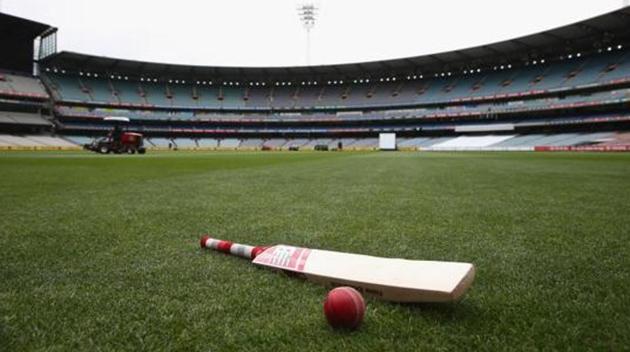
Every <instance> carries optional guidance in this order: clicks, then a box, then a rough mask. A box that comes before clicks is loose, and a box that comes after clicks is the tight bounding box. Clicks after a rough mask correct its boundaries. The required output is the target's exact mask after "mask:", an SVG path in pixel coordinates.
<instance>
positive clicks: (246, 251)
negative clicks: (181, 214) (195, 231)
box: [199, 235, 267, 259]
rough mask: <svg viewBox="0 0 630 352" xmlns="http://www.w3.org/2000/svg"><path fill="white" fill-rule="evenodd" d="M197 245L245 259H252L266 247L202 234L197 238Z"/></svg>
mask: <svg viewBox="0 0 630 352" xmlns="http://www.w3.org/2000/svg"><path fill="white" fill-rule="evenodd" d="M199 245H200V246H201V248H210V249H214V250H215V251H219V252H223V253H226V254H231V255H236V256H239V257H243V258H247V259H254V258H256V256H257V255H258V254H260V253H261V252H262V251H264V250H265V249H267V247H259V246H256V247H254V246H249V245H246V244H240V243H234V242H232V241H226V240H219V239H216V238H212V237H210V236H208V235H204V236H202V237H201V239H200V240H199Z"/></svg>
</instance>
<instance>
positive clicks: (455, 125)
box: [0, 8, 630, 150]
mask: <svg viewBox="0 0 630 352" xmlns="http://www.w3.org/2000/svg"><path fill="white" fill-rule="evenodd" d="M2 16H3V25H4V23H6V24H7V26H9V22H7V21H4V18H11V19H12V22H11V23H10V27H11V28H12V30H13V31H22V32H28V33H29V35H27V36H26V37H22V38H21V39H20V40H19V42H21V44H20V43H18V42H15V43H9V42H7V43H8V44H9V45H10V46H11V47H12V51H11V52H13V51H15V52H18V51H19V52H22V51H24V50H26V49H25V48H28V45H25V44H24V43H25V42H26V43H30V44H31V48H32V42H33V40H35V41H36V42H37V43H39V46H38V48H39V50H38V52H36V53H33V52H32V51H31V52H30V55H31V58H32V57H35V58H36V60H35V67H34V72H35V76H33V75H32V72H30V71H29V70H27V69H26V68H30V67H32V60H31V58H29V60H26V59H24V57H27V56H28V55H29V53H27V54H24V55H22V56H20V58H21V60H20V62H21V64H16V63H9V62H6V60H5V62H0V67H2V68H3V70H2V73H0V101H1V104H0V133H1V134H0V147H20V146H22V147H26V146H59V147H66V146H69V145H77V144H82V143H85V142H88V141H89V140H90V139H92V138H94V137H97V136H101V135H104V134H105V133H106V132H107V131H108V130H109V129H111V128H112V126H111V125H110V124H108V123H107V122H105V121H103V118H104V117H106V116H125V117H128V118H130V119H131V123H130V128H131V129H133V130H136V131H139V132H142V133H143V134H144V135H145V136H147V137H148V138H147V144H148V146H149V147H156V148H167V147H178V148H192V149H289V148H290V147H292V148H301V149H312V148H314V147H315V146H317V145H330V146H331V147H337V146H342V147H344V149H375V148H377V146H378V136H379V134H380V133H396V134H397V136H398V146H399V147H400V148H408V149H420V150H534V149H538V150H550V149H552V150H555V149H560V150H568V149H576V150H611V149H613V150H630V111H629V104H630V50H629V49H630V27H628V25H627V24H628V23H629V22H630V8H623V9H620V10H617V11H614V12H611V13H608V14H605V15H602V16H598V17H595V18H591V19H588V20H585V21H582V22H579V23H575V24H571V25H567V26H564V27H561V28H557V29H554V30H550V31H546V32H542V33H538V34H534V35H530V36H526V37H521V38H516V39H513V40H508V41H504V42H499V43H494V44H489V45H484V46H480V47H474V48H469V49H463V50H457V51H451V52H446V53H438V54H434V55H426V56H420V57H410V58H404V59H396V60H386V61H377V62H363V63H355V64H343V65H327V66H308V67H199V66H186V65H170V64H160V63H150V62H138V61H131V60H122V59H113V58H107V57H97V56H91V55H85V54H80V53H73V52H59V53H57V52H56V47H55V39H56V37H55V35H56V34H55V33H56V29H54V28H52V27H50V26H47V25H43V24H38V23H35V22H31V21H27V20H22V19H17V18H14V17H11V16H7V15H2ZM27 29H28V31H27ZM16 57H17V56H16ZM24 61H28V62H29V65H26V64H25V63H24Z"/></svg>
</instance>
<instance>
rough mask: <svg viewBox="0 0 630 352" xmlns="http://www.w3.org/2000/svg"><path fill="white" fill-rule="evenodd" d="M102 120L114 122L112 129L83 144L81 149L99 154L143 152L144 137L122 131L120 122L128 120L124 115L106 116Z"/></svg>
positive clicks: (144, 149)
mask: <svg viewBox="0 0 630 352" xmlns="http://www.w3.org/2000/svg"><path fill="white" fill-rule="evenodd" d="M103 120H104V121H109V122H112V123H114V129H113V130H111V131H110V132H109V133H108V134H107V136H106V137H103V138H101V139H98V140H95V141H93V142H92V143H89V144H85V145H83V149H87V150H91V151H94V152H98V153H101V154H109V153H116V154H121V153H128V154H135V153H138V154H144V153H146V148H145V147H144V137H143V136H142V134H140V133H136V132H123V131H122V129H121V127H120V123H121V122H126V123H128V122H129V119H128V118H126V117H106V118H104V119H103Z"/></svg>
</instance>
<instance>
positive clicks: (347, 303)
mask: <svg viewBox="0 0 630 352" xmlns="http://www.w3.org/2000/svg"><path fill="white" fill-rule="evenodd" d="M324 314H325V315H326V320H328V324H330V326H332V327H333V328H335V329H339V328H343V329H351V330H354V329H356V328H358V327H359V325H361V322H362V321H363V316H364V314H365V300H363V296H361V294H360V293H359V291H357V290H355V289H354V288H352V287H345V286H344V287H337V288H335V289H332V290H330V292H328V296H327V297H326V301H325V302H324Z"/></svg>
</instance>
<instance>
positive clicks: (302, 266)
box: [200, 236, 475, 303]
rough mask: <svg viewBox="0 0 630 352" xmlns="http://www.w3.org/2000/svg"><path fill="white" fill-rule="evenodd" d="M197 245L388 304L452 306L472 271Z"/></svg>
mask: <svg viewBox="0 0 630 352" xmlns="http://www.w3.org/2000/svg"><path fill="white" fill-rule="evenodd" d="M200 245H201V248H210V249H214V250H217V251H220V252H223V253H228V254H232V255H236V256H240V257H244V258H247V259H250V260H252V263H254V264H255V265H259V266H264V267H268V268H272V269H276V270H280V271H284V272H288V273H290V274H294V275H296V276H301V277H304V278H306V279H307V280H309V281H312V282H315V283H318V284H322V285H324V286H326V287H337V286H351V287H354V288H355V289H357V290H358V291H359V292H361V293H362V294H366V295H368V296H372V297H376V298H379V299H383V300H387V301H393V302H409V303H417V302H455V301H458V300H459V299H461V298H462V296H463V295H464V294H465V293H466V291H468V289H469V288H470V286H471V284H472V282H473V280H474V278H475V266H474V265H473V264H470V263H457V262H443V261H424V260H407V259H397V258H381V257H374V256H369V255H361V254H352V253H343V252H333V251H326V250H320V249H310V248H301V247H293V246H287V245H275V246H270V247H260V246H258V247H254V246H249V245H244V244H239V243H233V242H230V241H224V240H219V239H215V238H211V237H208V236H203V237H202V238H201V240H200Z"/></svg>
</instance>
